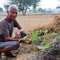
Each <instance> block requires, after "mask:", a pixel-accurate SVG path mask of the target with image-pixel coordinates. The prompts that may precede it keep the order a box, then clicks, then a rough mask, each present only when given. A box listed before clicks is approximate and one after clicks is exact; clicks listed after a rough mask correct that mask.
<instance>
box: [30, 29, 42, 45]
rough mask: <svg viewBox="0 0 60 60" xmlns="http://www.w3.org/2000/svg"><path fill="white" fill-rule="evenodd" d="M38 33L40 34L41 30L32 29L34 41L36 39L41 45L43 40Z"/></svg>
mask: <svg viewBox="0 0 60 60" xmlns="http://www.w3.org/2000/svg"><path fill="white" fill-rule="evenodd" d="M38 34H39V30H34V31H32V34H31V38H32V40H33V43H34V40H36V43H37V45H39V44H40V43H41V41H42V38H41V37H40V36H38Z"/></svg>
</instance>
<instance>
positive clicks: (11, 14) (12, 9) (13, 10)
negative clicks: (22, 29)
mask: <svg viewBox="0 0 60 60" xmlns="http://www.w3.org/2000/svg"><path fill="white" fill-rule="evenodd" d="M17 12H18V8H17V6H16V5H10V6H9V7H8V10H7V14H8V15H7V17H8V18H9V19H10V20H13V19H15V18H16V17H17Z"/></svg>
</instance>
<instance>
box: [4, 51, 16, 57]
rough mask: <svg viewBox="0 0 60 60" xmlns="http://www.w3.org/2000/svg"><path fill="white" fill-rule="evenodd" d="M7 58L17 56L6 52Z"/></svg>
mask: <svg viewBox="0 0 60 60" xmlns="http://www.w3.org/2000/svg"><path fill="white" fill-rule="evenodd" d="M5 56H7V57H10V58H15V57H16V55H14V54H12V53H11V52H5Z"/></svg>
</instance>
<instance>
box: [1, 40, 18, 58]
mask: <svg viewBox="0 0 60 60" xmlns="http://www.w3.org/2000/svg"><path fill="white" fill-rule="evenodd" d="M18 47H19V43H18V42H16V41H9V42H3V43H1V45H0V48H2V49H1V50H0V53H2V52H5V55H6V56H8V57H14V56H13V55H12V53H11V52H10V51H12V50H17V49H18Z"/></svg>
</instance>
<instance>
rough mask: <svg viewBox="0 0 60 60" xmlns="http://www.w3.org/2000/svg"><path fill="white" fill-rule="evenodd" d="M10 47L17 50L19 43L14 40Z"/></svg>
mask: <svg viewBox="0 0 60 60" xmlns="http://www.w3.org/2000/svg"><path fill="white" fill-rule="evenodd" d="M12 48H13V49H15V50H17V49H18V48H19V43H18V42H14V43H13V46H12Z"/></svg>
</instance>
